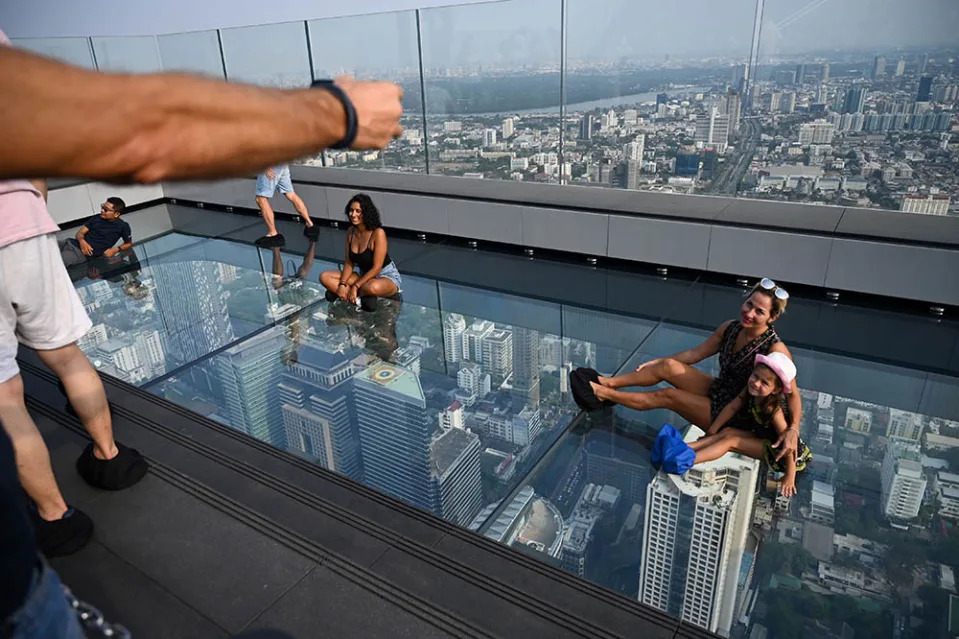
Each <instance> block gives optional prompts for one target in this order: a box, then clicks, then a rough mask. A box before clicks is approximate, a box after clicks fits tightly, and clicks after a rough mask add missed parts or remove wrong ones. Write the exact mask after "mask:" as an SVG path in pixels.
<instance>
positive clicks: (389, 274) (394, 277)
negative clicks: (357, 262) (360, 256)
mask: <svg viewBox="0 0 959 639" xmlns="http://www.w3.org/2000/svg"><path fill="white" fill-rule="evenodd" d="M356 272H357V275H359V276H360V277H363V273H361V272H360V271H359V269H357V271H356ZM376 277H385V278H386V279H388V280H390V281H391V282H393V283H394V284H396V292H397V293H399V292H401V291H402V290H403V278H402V277H400V271H399V269H397V268H396V262H390V263H389V264H387V265H386V266H384V267H383V268H381V269H380V272H379V274H378V275H377V276H376Z"/></svg>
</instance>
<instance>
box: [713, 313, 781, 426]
mask: <svg viewBox="0 0 959 639" xmlns="http://www.w3.org/2000/svg"><path fill="white" fill-rule="evenodd" d="M742 330H743V325H742V324H740V323H739V321H735V322H732V323H730V325H729V326H727V327H726V330H725V331H723V341H722V343H721V344H720V346H719V377H717V378H716V379H715V380H714V381H713V385H712V386H711V387H710V388H709V399H710V400H711V402H710V412H711V413H712V417H713V419H716V416H717V415H719V411H721V410H722V409H723V407H724V406H725V405H726V404H728V403H729V402H731V401H732V400H733V399H734V398H735V397H736V396H737V395H739V393H741V392H742V390H743V389H744V388H745V387H746V382H748V381H749V375H750V374H751V373H752V372H753V364H754V362H755V360H756V355H758V354H760V353H761V354H763V355H769V351H770V350H772V347H773V344H775V343H776V342H778V341H779V335H778V334H777V333H776V329H775V328H773V327H772V326H770V327H769V328H767V329H766V330H765V331H764V332H763V334H762V335H760V336H758V337H756V338H755V339H753V340H752V341H750V342H749V343H747V344H746V345H745V346H743V347H742V348H741V349H739V350H738V351H734V349H735V348H736V338H737V337H739V332H740V331H742Z"/></svg>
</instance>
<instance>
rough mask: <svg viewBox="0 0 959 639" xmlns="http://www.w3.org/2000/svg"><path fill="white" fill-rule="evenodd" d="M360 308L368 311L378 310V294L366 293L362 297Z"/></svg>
mask: <svg viewBox="0 0 959 639" xmlns="http://www.w3.org/2000/svg"><path fill="white" fill-rule="evenodd" d="M360 308H361V309H362V310H364V311H366V312H367V313H372V312H373V311H375V310H376V296H375V295H364V296H363V297H361V298H360Z"/></svg>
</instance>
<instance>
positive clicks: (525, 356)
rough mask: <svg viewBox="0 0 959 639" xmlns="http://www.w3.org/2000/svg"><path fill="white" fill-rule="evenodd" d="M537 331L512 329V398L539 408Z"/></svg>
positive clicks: (515, 327)
mask: <svg viewBox="0 0 959 639" xmlns="http://www.w3.org/2000/svg"><path fill="white" fill-rule="evenodd" d="M539 368H540V366H539V331H535V330H533V329H529V328H524V327H522V326H514V327H513V396H514V397H516V398H517V399H518V400H519V401H521V402H523V403H524V404H525V405H526V406H529V407H531V408H534V409H535V408H538V407H539V373H540V370H539Z"/></svg>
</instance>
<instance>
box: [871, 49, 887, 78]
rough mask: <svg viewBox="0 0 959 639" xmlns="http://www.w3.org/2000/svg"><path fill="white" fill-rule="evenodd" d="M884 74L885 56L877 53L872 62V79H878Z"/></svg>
mask: <svg viewBox="0 0 959 639" xmlns="http://www.w3.org/2000/svg"><path fill="white" fill-rule="evenodd" d="M884 75H886V58H884V57H882V56H881V55H877V56H876V58H875V59H874V60H873V63H872V79H873V80H878V79H880V78H882V77H883V76H884Z"/></svg>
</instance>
